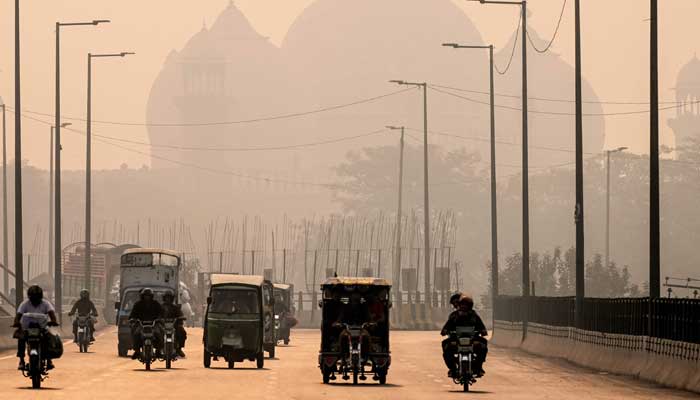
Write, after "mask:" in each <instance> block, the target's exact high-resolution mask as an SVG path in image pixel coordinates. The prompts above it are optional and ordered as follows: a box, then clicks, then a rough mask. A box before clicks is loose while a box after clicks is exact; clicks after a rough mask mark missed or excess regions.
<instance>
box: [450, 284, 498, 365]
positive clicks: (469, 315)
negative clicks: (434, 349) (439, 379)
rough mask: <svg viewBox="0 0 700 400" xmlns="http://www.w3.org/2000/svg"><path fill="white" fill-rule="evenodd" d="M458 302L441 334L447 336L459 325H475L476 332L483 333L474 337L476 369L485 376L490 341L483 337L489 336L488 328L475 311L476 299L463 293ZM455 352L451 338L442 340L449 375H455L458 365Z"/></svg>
mask: <svg viewBox="0 0 700 400" xmlns="http://www.w3.org/2000/svg"><path fill="white" fill-rule="evenodd" d="M450 300H451V299H450ZM457 304H458V308H457V310H456V311H453V312H452V313H451V314H450V316H449V318H448V319H447V322H446V323H445V326H443V328H442V331H441V332H440V334H441V335H442V336H445V335H447V334H448V333H449V332H451V331H454V330H456V329H457V327H474V328H475V330H476V332H477V333H479V335H481V336H478V337H476V338H474V341H475V342H476V344H475V346H474V352H475V353H476V355H477V358H478V360H477V363H476V371H477V376H483V374H484V368H483V364H484V362H486V354H487V353H488V346H487V345H488V342H487V341H486V339H485V338H483V336H487V335H488V331H487V330H486V326H485V325H484V322H483V321H482V320H481V317H479V314H477V313H476V311H474V299H472V298H471V296H469V295H462V296H461V297H460V299H459V301H458V302H457ZM455 353H456V349H455V348H454V346H453V345H451V344H450V340H449V339H446V340H444V341H443V342H442V357H443V359H444V360H445V365H446V366H447V368H448V370H449V371H448V376H450V377H452V376H453V371H454V369H455V367H456V366H455Z"/></svg>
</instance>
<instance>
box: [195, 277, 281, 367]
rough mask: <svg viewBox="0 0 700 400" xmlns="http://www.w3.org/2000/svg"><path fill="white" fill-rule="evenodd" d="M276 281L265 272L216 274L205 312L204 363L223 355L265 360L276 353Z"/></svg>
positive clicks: (231, 363)
mask: <svg viewBox="0 0 700 400" xmlns="http://www.w3.org/2000/svg"><path fill="white" fill-rule="evenodd" d="M273 304H274V297H273V293H272V283H271V282H270V281H268V280H265V278H263V277H262V276H255V275H233V274H212V275H211V287H210V289H209V296H208V297H207V309H206V313H205V315H204V367H205V368H209V367H210V366H211V362H212V359H214V360H217V359H218V357H223V358H224V359H225V360H226V361H227V362H228V367H229V368H233V367H234V365H235V363H236V362H241V361H243V360H249V361H256V363H257V367H258V368H262V367H263V366H264V364H265V353H264V352H268V353H269V355H270V358H273V357H274V356H275V336H274V335H275V328H274V313H273Z"/></svg>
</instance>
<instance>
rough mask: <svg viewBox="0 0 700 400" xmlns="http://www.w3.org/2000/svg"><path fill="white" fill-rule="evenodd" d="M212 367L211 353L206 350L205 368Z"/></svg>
mask: <svg viewBox="0 0 700 400" xmlns="http://www.w3.org/2000/svg"><path fill="white" fill-rule="evenodd" d="M209 367H211V353H209V352H208V351H207V349H206V348H205V349H204V368H209Z"/></svg>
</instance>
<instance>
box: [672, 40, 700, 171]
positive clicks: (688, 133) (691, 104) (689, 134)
mask: <svg viewBox="0 0 700 400" xmlns="http://www.w3.org/2000/svg"><path fill="white" fill-rule="evenodd" d="M675 90H676V103H677V105H678V108H676V116H675V117H674V118H670V119H669V120H668V125H669V126H670V127H671V129H673V134H674V136H675V139H676V149H677V153H678V156H679V158H682V157H683V147H684V146H688V145H689V144H691V143H692V142H693V141H694V140H700V104H698V101H700V59H698V57H697V54H696V55H694V56H693V59H692V60H690V62H689V63H688V64H686V65H685V66H684V67H683V68H682V69H681V71H680V73H679V74H678V81H677V83H676V88H675Z"/></svg>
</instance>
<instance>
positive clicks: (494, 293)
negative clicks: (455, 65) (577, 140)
mask: <svg viewBox="0 0 700 400" xmlns="http://www.w3.org/2000/svg"><path fill="white" fill-rule="evenodd" d="M443 46H445V47H452V48H454V49H488V50H489V106H490V107H489V108H490V112H491V311H492V313H493V320H494V321H495V320H496V297H498V279H499V278H498V272H499V266H498V197H497V189H498V187H497V182H496V101H495V85H494V62H493V45H488V46H465V45H460V44H457V43H444V44H443ZM450 251H451V249H450V248H449V247H448V257H447V258H448V261H447V266H448V268H449V266H450V260H449V259H450V256H451V254H450Z"/></svg>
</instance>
